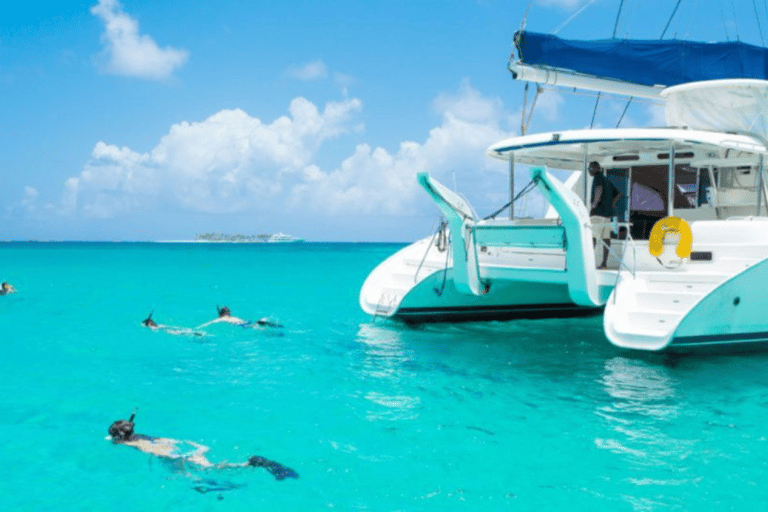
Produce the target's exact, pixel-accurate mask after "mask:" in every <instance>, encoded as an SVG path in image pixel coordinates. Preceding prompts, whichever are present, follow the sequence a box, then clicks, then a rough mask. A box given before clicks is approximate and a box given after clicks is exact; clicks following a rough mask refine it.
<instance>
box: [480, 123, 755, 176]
mask: <svg viewBox="0 0 768 512" xmlns="http://www.w3.org/2000/svg"><path fill="white" fill-rule="evenodd" d="M672 145H674V148H675V153H678V152H681V151H686V150H692V149H694V148H695V149H698V150H708V151H709V152H711V153H713V155H711V156H710V158H717V155H719V154H720V153H723V152H726V151H727V150H736V151H739V152H746V153H752V154H756V153H761V154H768V148H767V147H766V145H765V144H763V143H762V142H760V140H759V139H758V138H757V137H753V136H751V135H740V134H732V133H725V132H711V131H703V130H686V129H681V128H613V129H602V130H569V131H562V132H548V133H537V134H532V135H524V136H522V137H514V138H511V139H504V140H501V141H499V142H497V143H495V144H494V145H492V146H491V147H489V148H488V150H487V154H488V155H489V156H492V157H494V158H499V159H502V160H509V157H510V154H511V153H514V158H515V162H516V163H522V164H528V165H546V166H548V167H554V168H557V169H566V170H582V169H583V168H584V158H585V155H586V157H587V158H589V159H590V160H591V159H596V160H601V159H603V158H607V157H611V158H612V159H613V160H614V161H626V162H631V161H632V160H635V158H634V156H637V155H641V154H645V155H647V154H659V155H663V154H667V155H668V154H669V150H670V147H671V146H672Z"/></svg>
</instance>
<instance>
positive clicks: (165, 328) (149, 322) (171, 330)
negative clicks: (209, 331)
mask: <svg viewBox="0 0 768 512" xmlns="http://www.w3.org/2000/svg"><path fill="white" fill-rule="evenodd" d="M154 313H155V311H154V310H152V312H150V313H149V316H147V318H145V319H144V320H142V321H141V325H143V326H144V327H148V328H149V329H151V330H153V331H162V332H166V333H168V334H175V335H187V336H205V333H204V332H200V331H196V330H194V329H190V328H189V327H175V326H173V325H163V324H158V323H156V322H155V321H154V320H153V319H152V315H153V314H154Z"/></svg>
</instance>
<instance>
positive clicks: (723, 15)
mask: <svg viewBox="0 0 768 512" xmlns="http://www.w3.org/2000/svg"><path fill="white" fill-rule="evenodd" d="M720 16H722V18H723V30H725V40H726V41H730V40H731V37H730V36H729V35H728V23H726V21H725V11H723V4H720Z"/></svg>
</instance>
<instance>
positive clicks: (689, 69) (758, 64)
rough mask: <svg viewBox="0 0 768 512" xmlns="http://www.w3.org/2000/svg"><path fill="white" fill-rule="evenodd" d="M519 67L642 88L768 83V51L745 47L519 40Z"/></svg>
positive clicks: (529, 36) (524, 36) (519, 36)
mask: <svg viewBox="0 0 768 512" xmlns="http://www.w3.org/2000/svg"><path fill="white" fill-rule="evenodd" d="M515 46H516V47H517V52H518V56H519V59H520V61H521V62H522V63H523V64H526V65H528V66H547V67H552V68H561V69H568V70H572V71H575V72H576V73H580V74H584V75H592V76H596V77H600V78H613V79H616V80H623V81H626V82H632V83H635V84H641V85H648V86H654V85H665V86H668V87H669V86H672V85H678V84H682V83H688V82H697V81H702V80H716V79H722V78H756V79H764V80H765V79H768V49H766V48H761V47H759V46H753V45H750V44H746V43H738V42H735V43H698V42H690V41H677V40H672V41H670V40H658V41H638V40H628V39H604V40H599V41H569V40H565V39H560V38H559V37H557V36H552V35H548V34H537V33H535V32H527V31H520V32H517V33H516V34H515Z"/></svg>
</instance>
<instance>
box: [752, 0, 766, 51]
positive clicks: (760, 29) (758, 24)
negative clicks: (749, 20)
mask: <svg viewBox="0 0 768 512" xmlns="http://www.w3.org/2000/svg"><path fill="white" fill-rule="evenodd" d="M752 5H753V6H754V7H755V19H756V20H757V30H759V31H760V41H761V42H762V43H763V46H765V40H764V39H763V27H761V26H760V15H759V14H757V0H752Z"/></svg>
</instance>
